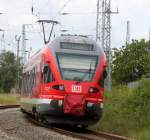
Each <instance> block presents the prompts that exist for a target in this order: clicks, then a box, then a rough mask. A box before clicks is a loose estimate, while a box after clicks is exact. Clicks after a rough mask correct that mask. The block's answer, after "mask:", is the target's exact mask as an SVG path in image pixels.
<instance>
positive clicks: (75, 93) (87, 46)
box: [40, 39, 105, 126]
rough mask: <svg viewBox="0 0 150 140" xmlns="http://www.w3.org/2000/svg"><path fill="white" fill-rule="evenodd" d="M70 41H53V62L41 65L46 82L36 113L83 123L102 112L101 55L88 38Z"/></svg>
mask: <svg viewBox="0 0 150 140" xmlns="http://www.w3.org/2000/svg"><path fill="white" fill-rule="evenodd" d="M64 40H65V39H63V41H64ZM70 40H71V39H70ZM73 41H74V40H72V41H68V40H67V41H66V42H62V41H61V40H60V41H59V43H54V45H56V46H55V49H53V50H52V52H53V56H54V59H53V62H54V64H52V62H51V64H48V65H49V66H48V67H47V68H44V69H45V70H44V77H47V81H48V82H47V83H46V84H43V87H42V89H43V90H42V91H43V93H42V94H41V95H40V98H46V99H47V100H45V101H46V102H47V104H45V105H44V108H45V109H44V111H43V112H42V109H41V111H40V113H43V114H44V115H45V116H47V119H50V121H51V120H53V122H56V123H59V122H60V123H65V124H71V125H77V124H81V125H84V126H87V125H91V124H94V123H96V122H97V121H98V120H99V119H100V118H101V116H102V110H103V92H104V88H103V83H104V77H103V72H104V64H105V59H103V58H104V53H103V51H102V50H101V48H100V47H99V46H97V45H96V44H94V43H91V41H88V39H79V40H78V41H79V42H77V41H76V42H75V43H74V42H73ZM72 42H73V43H72ZM58 44H59V45H58ZM52 65H53V66H52ZM52 73H53V74H52ZM54 79H55V80H54Z"/></svg>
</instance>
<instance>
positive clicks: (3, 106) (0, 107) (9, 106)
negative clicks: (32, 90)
mask: <svg viewBox="0 0 150 140" xmlns="http://www.w3.org/2000/svg"><path fill="white" fill-rule="evenodd" d="M19 107H20V105H0V109H9V108H19Z"/></svg>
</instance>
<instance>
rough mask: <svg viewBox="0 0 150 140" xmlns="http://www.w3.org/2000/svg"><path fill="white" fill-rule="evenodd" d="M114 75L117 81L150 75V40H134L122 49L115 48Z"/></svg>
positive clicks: (124, 81)
mask: <svg viewBox="0 0 150 140" xmlns="http://www.w3.org/2000/svg"><path fill="white" fill-rule="evenodd" d="M112 65H113V66H112V67H113V70H112V77H113V78H114V80H115V81H116V82H119V83H120V82H121V83H127V82H131V81H135V80H138V79H140V78H141V77H142V76H144V75H145V76H147V77H149V76H150V42H149V41H148V42H146V41H145V40H144V39H142V40H140V41H138V40H132V43H131V44H127V45H126V46H123V47H122V48H120V49H114V57H113V63H112Z"/></svg>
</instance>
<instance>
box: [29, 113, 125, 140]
mask: <svg viewBox="0 0 150 140" xmlns="http://www.w3.org/2000/svg"><path fill="white" fill-rule="evenodd" d="M27 119H29V120H30V121H32V122H33V123H34V124H35V125H38V126H41V127H44V128H47V129H49V130H52V131H54V132H58V133H61V134H64V135H67V136H71V137H73V138H79V139H83V140H101V139H106V140H128V138H126V137H122V136H118V135H114V134H110V133H105V132H96V131H92V130H89V129H83V131H81V132H79V131H78V132H75V131H71V130H68V129H66V128H64V129H63V128H59V127H56V126H53V125H49V124H46V123H42V122H39V121H36V120H35V119H33V118H32V117H30V116H28V115H27Z"/></svg>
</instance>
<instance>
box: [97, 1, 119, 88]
mask: <svg viewBox="0 0 150 140" xmlns="http://www.w3.org/2000/svg"><path fill="white" fill-rule="evenodd" d="M117 13H118V10H117V12H112V11H111V0H97V22H96V41H98V42H100V44H101V46H102V47H103V49H104V51H105V53H106V57H107V65H108V67H107V71H108V76H107V79H106V81H107V83H108V84H107V88H108V90H111V60H112V59H111V14H117Z"/></svg>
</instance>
